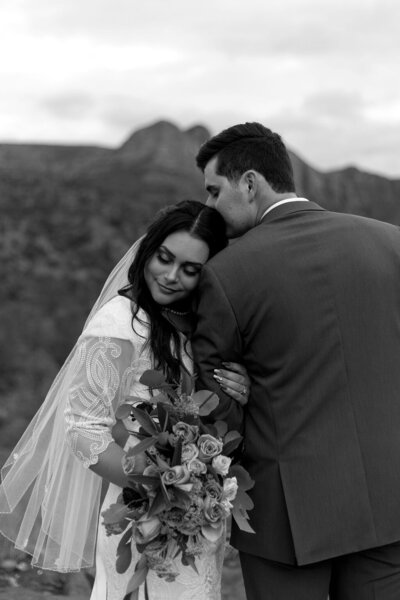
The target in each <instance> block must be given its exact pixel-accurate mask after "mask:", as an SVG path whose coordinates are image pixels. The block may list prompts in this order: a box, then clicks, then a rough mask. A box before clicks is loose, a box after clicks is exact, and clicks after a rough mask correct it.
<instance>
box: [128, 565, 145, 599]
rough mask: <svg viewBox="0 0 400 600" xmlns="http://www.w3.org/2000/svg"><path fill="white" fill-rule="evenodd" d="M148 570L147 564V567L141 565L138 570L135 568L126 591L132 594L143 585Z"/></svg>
mask: <svg viewBox="0 0 400 600" xmlns="http://www.w3.org/2000/svg"><path fill="white" fill-rule="evenodd" d="M136 566H137V565H136ZM148 572H149V567H148V566H147V565H146V566H145V567H140V568H138V569H137V570H136V569H135V572H134V574H133V575H132V577H131V578H130V580H129V583H128V586H127V588H126V593H127V594H131V593H132V592H134V591H135V590H137V589H138V588H139V587H140V586H141V585H142V583H144V581H145V579H146V576H147V573H148Z"/></svg>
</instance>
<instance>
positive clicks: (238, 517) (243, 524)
mask: <svg viewBox="0 0 400 600" xmlns="http://www.w3.org/2000/svg"><path fill="white" fill-rule="evenodd" d="M232 518H233V519H235V521H236V524H237V526H238V527H239V529H241V530H242V531H246V532H247V533H255V531H254V529H253V528H252V526H251V525H250V523H249V522H248V520H247V519H246V518H245V516H244V515H243V513H242V512H241V511H240V509H238V508H236V507H233V509H232Z"/></svg>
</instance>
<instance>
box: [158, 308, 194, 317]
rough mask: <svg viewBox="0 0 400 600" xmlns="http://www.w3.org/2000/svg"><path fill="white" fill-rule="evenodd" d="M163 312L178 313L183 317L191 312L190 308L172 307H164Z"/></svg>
mask: <svg viewBox="0 0 400 600" xmlns="http://www.w3.org/2000/svg"><path fill="white" fill-rule="evenodd" d="M164 311H165V312H170V313H172V314H173V315H179V316H180V317H185V316H186V315H189V314H190V313H191V311H190V310H185V311H183V310H174V309H173V308H164Z"/></svg>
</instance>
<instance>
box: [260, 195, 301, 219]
mask: <svg viewBox="0 0 400 600" xmlns="http://www.w3.org/2000/svg"><path fill="white" fill-rule="evenodd" d="M286 202H309V200H307V198H285V200H279V201H278V202H275V204H271V206H268V208H267V210H265V211H264V212H263V214H262V215H261V219H260V221H262V220H263V218H264V217H265V215H267V214H268V213H269V212H270V211H271V210H273V209H274V208H276V207H277V206H280V205H281V204H286Z"/></svg>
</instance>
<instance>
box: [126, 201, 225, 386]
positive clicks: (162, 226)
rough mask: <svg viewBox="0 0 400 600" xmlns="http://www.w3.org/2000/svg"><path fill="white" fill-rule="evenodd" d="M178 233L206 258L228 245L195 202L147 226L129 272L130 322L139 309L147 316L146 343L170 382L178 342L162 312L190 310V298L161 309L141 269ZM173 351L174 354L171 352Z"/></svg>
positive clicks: (219, 225) (216, 220)
mask: <svg viewBox="0 0 400 600" xmlns="http://www.w3.org/2000/svg"><path fill="white" fill-rule="evenodd" d="M177 231H185V232H187V233H189V234H190V235H192V236H193V237H196V238H198V239H200V240H203V241H204V242H205V243H206V244H207V246H208V248H209V258H211V257H212V256H214V255H215V254H216V253H217V252H219V251H220V250H222V249H223V248H225V246H226V245H227V243H228V240H227V237H226V227H225V222H224V220H223V218H222V217H221V215H220V214H219V213H218V212H217V211H216V210H215V209H213V208H210V207H208V206H205V205H204V204H202V203H201V202H197V201H194V200H184V201H182V202H179V203H178V204H176V205H174V206H169V207H167V208H165V209H163V210H161V211H160V212H159V213H158V215H157V216H156V218H155V220H154V221H153V222H152V224H151V225H150V226H149V228H148V230H147V234H146V236H145V237H144V238H143V240H142V242H141V244H140V247H139V249H138V252H137V254H136V256H135V259H134V261H133V263H132V265H131V266H130V268H129V271H128V281H129V286H128V289H129V295H130V296H131V297H132V298H133V299H134V303H133V320H132V326H133V327H134V320H135V318H137V314H138V311H139V309H140V308H142V309H143V310H144V311H145V312H146V313H147V314H148V316H149V321H150V325H149V327H150V336H149V340H148V343H149V345H150V349H151V352H152V354H153V356H154V364H155V367H156V368H159V369H162V370H163V372H164V373H165V375H166V376H167V378H168V380H169V381H175V382H177V381H179V378H180V360H179V356H180V353H181V341H180V337H179V333H178V332H177V330H176V328H175V327H174V326H173V324H172V323H171V322H170V321H169V320H168V319H166V318H165V316H164V314H165V310H166V311H168V308H169V309H171V308H172V309H176V310H180V311H183V310H185V311H189V310H191V306H192V302H191V298H188V299H187V300H186V301H185V302H184V304H183V305H182V303H180V305H179V306H176V305H175V306H173V305H171V306H167V307H165V309H164V311H163V308H162V307H161V306H160V305H159V304H157V302H155V301H154V300H153V297H152V295H151V293H150V291H149V289H148V287H147V284H146V281H145V278H144V270H145V266H146V265H147V263H148V261H149V260H150V259H151V258H152V257H153V255H154V254H155V252H157V250H158V248H159V247H160V246H161V245H162V243H163V242H164V240H165V239H166V238H167V237H168V236H169V235H171V234H173V233H175V232H177ZM173 349H175V351H173Z"/></svg>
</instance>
